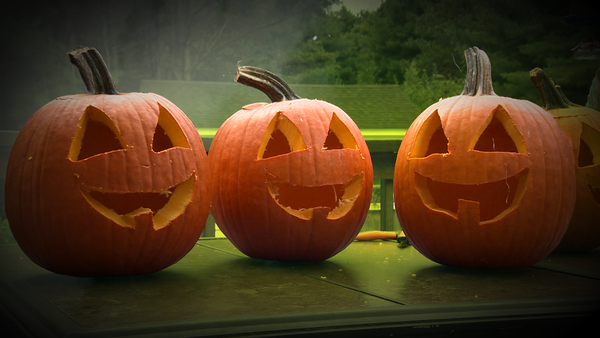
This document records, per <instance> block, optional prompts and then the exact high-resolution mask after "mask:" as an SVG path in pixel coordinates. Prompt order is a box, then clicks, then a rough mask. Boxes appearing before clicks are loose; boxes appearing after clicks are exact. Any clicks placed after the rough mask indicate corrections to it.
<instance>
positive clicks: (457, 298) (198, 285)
mask: <svg viewBox="0 0 600 338" xmlns="http://www.w3.org/2000/svg"><path fill="white" fill-rule="evenodd" d="M0 259H1V263H0V264H1V265H0V283H1V285H0V286H1V291H0V296H1V297H0V301H1V303H2V306H3V309H2V310H3V311H4V315H5V317H10V318H11V320H12V321H13V322H17V323H18V325H21V326H23V327H25V328H26V330H27V331H28V332H29V333H32V334H34V335H37V334H46V335H47V334H54V335H55V336H66V335H68V334H71V335H73V336H81V337H88V336H89V337H92V336H119V335H122V336H136V335H137V336H144V335H150V334H152V335H155V336H161V335H162V334H165V335H166V336H174V337H176V336H202V335H217V334H223V335H225V336H227V335H229V336H231V335H236V334H255V335H258V336H264V335H266V334H267V333H268V332H271V331H270V330H277V332H278V333H279V334H282V335H283V334H299V332H303V333H310V332H312V333H315V332H317V331H319V330H321V331H323V330H325V328H326V327H328V328H330V330H333V331H336V330H337V332H340V330H342V331H343V330H344V328H345V329H348V327H357V326H359V325H363V326H364V327H365V328H364V330H368V329H369V327H370V328H371V330H374V331H371V333H372V334H373V335H372V336H377V335H378V334H381V336H389V334H390V332H401V331H402V328H404V331H402V332H404V333H405V334H407V333H408V334H411V333H412V334H416V333H414V330H416V329H415V328H416V327H419V326H421V327H423V328H426V327H429V329H431V330H430V331H431V333H440V332H442V333H444V332H450V331H453V332H456V330H457V329H456V328H462V329H465V328H467V329H465V330H466V331H469V329H468V328H473V327H475V326H476V325H474V324H475V323H476V322H482V319H481V318H484V319H485V318H487V322H489V321H494V322H498V320H499V319H498V318H504V319H502V320H505V322H506V323H505V324H503V325H504V326H507V325H509V322H510V323H512V324H510V325H513V326H515V323H517V322H521V324H522V322H524V321H525V320H542V321H541V322H539V324H540V325H541V324H542V323H547V322H556V323H557V325H558V323H563V324H569V325H579V324H577V323H580V322H581V320H582V318H583V319H586V318H587V317H588V316H589V315H590V314H593V313H594V311H595V309H597V308H598V307H600V250H598V249H597V250H595V251H592V252H590V253H585V254H552V255H550V256H548V257H547V258H546V259H545V260H543V261H542V262H540V263H538V264H536V265H534V266H532V267H529V268H525V269H519V270H502V271H482V270H468V269H456V268H451V267H446V266H443V265H440V264H437V263H434V262H432V261H430V260H428V259H427V258H425V257H424V256H422V255H421V254H420V253H418V252H417V251H416V250H415V249H414V248H413V247H410V246H409V247H406V248H400V247H399V246H398V243H396V242H393V241H384V242H381V241H379V242H377V241H374V242H354V243H352V244H351V245H350V246H349V247H348V248H346V249H345V250H344V251H342V252H341V253H339V254H338V255H336V256H334V257H332V258H330V259H328V260H326V261H324V262H319V263H278V262H270V261H262V260H255V259H251V258H248V257H246V256H245V255H243V254H242V253H240V252H239V251H238V250H237V249H236V248H235V247H234V246H233V245H232V244H231V243H230V242H229V241H228V240H226V239H211V240H208V239H207V240H200V241H198V244H197V245H196V246H195V247H194V249H193V250H192V251H191V252H190V253H189V254H188V255H187V256H185V257H184V258H183V259H182V260H181V261H180V262H178V263H177V264H175V265H173V266H171V267H169V268H167V269H165V270H163V271H160V272H157V273H154V274H151V275H146V276H135V277H120V278H77V277H70V276H63V275H58V274H54V273H51V272H48V271H46V270H44V269H42V268H39V267H38V266H36V265H35V264H34V263H32V262H31V261H30V260H29V259H28V258H27V257H26V256H25V255H24V254H23V252H22V251H21V250H20V249H19V247H18V246H16V245H5V246H0ZM7 313H8V314H7ZM477 314H481V316H482V317H481V318H479V319H477V318H475V317H477V316H478V315H477ZM416 315H419V316H420V317H415V316H416ZM509 317H510V318H512V319H510V320H508V319H506V318H509ZM519 318H520V319H522V321H519ZM552 318H554V319H552ZM320 320H322V321H323V322H322V323H319V321H320ZM483 322H486V320H483ZM310 323H315V324H314V325H313V324H310ZM436 323H437V324H436ZM439 323H453V324H452V325H455V326H456V325H458V326H457V327H455V328H454V329H451V326H448V325H450V324H448V325H446V324H444V325H446V326H444V325H441V326H440V324H439ZM18 325H17V326H18ZM311 325H312V326H311ZM315 325H316V326H315ZM386 325H387V326H386ZM411 325H412V326H411ZM436 325H437V327H436ZM469 325H471V326H469ZM498 325H499V326H498V327H497V328H501V326H502V325H500V324H498ZM536 325H537V324H535V325H533V324H532V325H531V327H529V328H528V329H529V330H536V329H539V327H537V326H536ZM545 325H546V324H545ZM317 326H318V327H321V329H319V330H317V329H315V327H317ZM394 326H395V328H394ZM517 326H518V325H517ZM521 326H523V325H521ZM386 327H387V328H388V330H387V331H386V330H385V328H386ZM488 327H489V326H488ZM525 327H527V325H525ZM561 327H563V328H564V327H565V326H564V325H561ZM409 328H412V329H411V330H412V331H411V330H409ZM432 328H435V330H433V329H432ZM476 329H477V328H476ZM526 329H527V328H526ZM364 330H363V331H361V332H366V331H364ZM378 330H379V331H378ZM390 330H395V331H390ZM407 330H408V331H407ZM548 330H549V331H552V330H550V329H548ZM565 330H566V329H565ZM321 331H319V332H321ZM333 331H332V332H333ZM425 331H427V330H425ZM175 332H177V334H175ZM352 332H353V333H356V334H358V333H357V332H358V331H356V332H354V331H352ZM423 332H424V331H423V330H421V331H419V334H421V333H423ZM505 332H506V331H505ZM536 332H537V331H536ZM569 332H572V330H571V331H569ZM271 333H273V332H271ZM317 333H318V332H317ZM376 333H377V334H376ZM425 333H427V332H425ZM330 334H331V332H330ZM343 336H348V335H343ZM455 336H456V335H455ZM488 336H489V335H488Z"/></svg>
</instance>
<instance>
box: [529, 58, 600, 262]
mask: <svg viewBox="0 0 600 338" xmlns="http://www.w3.org/2000/svg"><path fill="white" fill-rule="evenodd" d="M530 77H531V80H532V81H533V83H534V85H535V86H536V88H537V89H538V90H539V91H540V94H541V96H542V101H543V103H544V104H543V108H544V109H545V110H547V111H548V112H549V113H550V114H552V116H554V119H555V120H556V122H557V123H558V126H559V127H560V129H562V130H563V131H564V132H565V133H566V134H567V136H568V137H569V139H570V140H571V142H572V143H573V154H574V156H575V159H576V161H575V172H576V181H577V200H576V203H575V210H574V211H573V216H572V217H571V222H570V223H569V228H568V230H567V232H566V233H565V236H564V237H563V239H562V240H561V241H560V243H559V245H558V247H556V251H562V252H578V251H589V250H593V249H594V248H597V247H598V246H600V221H599V220H600V112H598V111H597V110H594V109H591V108H587V107H584V106H580V105H576V104H574V103H572V102H571V101H569V100H568V99H567V98H566V97H565V96H564V94H563V93H562V91H561V90H560V87H559V86H557V85H555V84H554V83H553V82H552V80H551V79H549V78H548V77H547V76H546V75H545V74H544V72H543V70H542V69H540V68H535V69H533V70H532V71H531V72H530Z"/></svg>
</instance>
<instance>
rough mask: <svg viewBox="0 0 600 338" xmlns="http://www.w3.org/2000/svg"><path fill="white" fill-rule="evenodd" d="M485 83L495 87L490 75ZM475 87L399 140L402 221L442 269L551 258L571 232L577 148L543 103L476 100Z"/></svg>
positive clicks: (397, 184) (427, 114)
mask: <svg viewBox="0 0 600 338" xmlns="http://www.w3.org/2000/svg"><path fill="white" fill-rule="evenodd" d="M466 53H467V52H466ZM482 57H484V58H486V59H487V56H485V55H484V56H482ZM488 62H489V61H488ZM483 66H485V63H484V65H483ZM473 67H474V66H473ZM470 68H471V67H470ZM489 73H490V72H486V74H488V75H489ZM476 78H477V76H476ZM478 79H479V80H478V81H489V82H490V84H488V86H485V87H486V88H490V89H491V78H489V77H487V78H486V77H479V78H478ZM469 85H471V87H470V89H471V90H469V91H467V90H465V92H464V93H463V95H459V96H455V97H451V98H447V99H444V100H442V101H440V102H438V103H435V104H433V105H431V106H430V107H429V108H427V109H426V110H425V111H424V112H423V113H422V114H421V115H420V116H419V117H418V118H417V119H416V120H415V121H414V122H413V124H412V125H411V127H410V128H409V130H408V131H407V133H406V135H405V137H404V139H403V141H402V144H401V146H400V149H399V151H398V156H397V160H396V168H395V174H394V199H395V203H396V212H397V214H398V218H399V220H400V225H401V226H402V230H403V231H404V233H405V234H406V236H407V238H408V239H409V241H410V242H411V244H412V245H413V246H414V247H415V248H416V249H417V250H419V251H420V252H421V253H422V254H423V255H425V256H426V257H428V258H429V259H431V260H433V261H436V262H438V263H441V264H445V265H449V266H455V267H466V268H483V269H504V268H521V267H526V266H529V265H531V264H534V263H536V262H538V261H540V260H541V259H543V258H544V257H545V256H547V255H548V254H549V253H550V252H551V251H552V250H553V249H554V248H555V247H556V246H557V245H558V243H559V241H560V240H561V238H562V237H563V235H564V233H565V231H566V229H567V224H568V221H569V219H570V217H571V214H572V212H573V207H574V197H575V186H574V179H575V173H574V168H573V156H572V147H571V144H570V142H569V140H568V139H567V138H566V137H565V135H564V134H563V132H562V131H561V130H560V129H559V128H558V125H557V124H556V122H555V121H554V120H553V118H552V116H551V115H550V114H549V113H547V112H545V111H544V110H543V109H542V108H541V107H539V106H537V105H535V104H533V103H531V102H529V101H524V100H516V99H512V98H506V97H500V96H497V95H495V94H494V93H493V90H488V93H484V94H481V93H479V94H477V93H478V91H477V90H472V89H473V87H472V86H473V85H477V84H476V83H473V82H469ZM436 115H437V116H436ZM438 116H439V117H438ZM431 143H437V144H436V145H432V144H431Z"/></svg>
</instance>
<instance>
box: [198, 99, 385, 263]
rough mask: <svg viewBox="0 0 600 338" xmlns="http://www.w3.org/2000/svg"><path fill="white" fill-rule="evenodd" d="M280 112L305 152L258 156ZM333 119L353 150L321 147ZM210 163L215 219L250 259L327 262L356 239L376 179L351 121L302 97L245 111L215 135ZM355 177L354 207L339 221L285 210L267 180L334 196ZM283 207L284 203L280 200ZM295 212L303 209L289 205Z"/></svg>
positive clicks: (324, 211) (322, 212)
mask: <svg viewBox="0 0 600 338" xmlns="http://www.w3.org/2000/svg"><path fill="white" fill-rule="evenodd" d="M277 114H283V115H284V116H285V117H286V118H287V119H289V121H291V123H292V124H293V125H294V126H295V127H296V128H297V130H296V131H294V133H300V135H299V136H300V137H301V138H302V139H303V141H304V144H305V145H306V149H301V150H294V151H291V152H289V153H283V154H279V155H276V156H272V157H268V158H263V159H260V158H259V149H260V148H261V143H262V142H263V140H264V139H265V134H267V129H268V126H269V124H270V123H271V121H273V119H274V118H275V117H276V116H277ZM334 116H335V117H337V118H338V119H339V120H340V121H341V122H342V123H343V125H345V126H346V127H347V129H348V130H347V132H349V133H350V134H348V135H346V136H347V137H350V135H351V137H352V138H353V139H354V140H355V142H356V143H355V148H343V149H323V145H324V144H325V141H326V139H327V138H328V130H329V127H330V124H331V121H332V119H334ZM289 133H291V132H289ZM267 136H268V134H267ZM284 141H285V140H284ZM267 147H268V146H267ZM209 163H210V172H211V189H210V191H211V194H212V202H211V203H212V209H211V211H212V215H213V216H214V218H215V220H216V222H217V224H218V225H219V228H220V229H221V230H222V231H223V233H224V234H225V235H226V236H227V238H228V239H229V240H231V242H232V243H233V244H234V245H235V246H236V247H237V248H238V249H239V250H240V251H242V252H243V253H245V254H246V255H248V256H250V257H253V258H261V259H270V260H279V261H320V260H324V259H327V258H329V257H331V256H333V255H335V254H336V253H338V252H340V251H341V250H343V249H344V248H345V247H346V246H348V245H349V244H350V243H351V242H352V240H353V239H354V237H355V236H356V234H357V233H358V232H359V231H360V228H361V227H362V224H363V223H364V220H365V218H366V216H367V212H368V209H369V205H370V202H371V193H372V182H373V169H372V166H371V159H370V155H369V151H368V149H367V146H366V143H365V141H364V139H363V138H362V135H361V134H360V131H359V129H358V127H357V126H356V125H355V124H354V122H353V121H352V120H351V119H350V117H348V116H347V115H346V113H344V112H343V111H342V110H341V109H339V108H338V107H336V106H334V105H331V104H329V103H327V102H323V101H318V100H306V99H298V100H292V101H283V102H275V103H270V104H264V105H260V104H255V105H251V106H248V107H246V108H245V109H243V110H240V111H239V112H237V113H236V114H234V115H233V116H232V117H231V118H229V119H228V120H227V121H226V122H225V123H224V124H223V125H222V126H221V128H220V129H219V131H218V132H217V134H216V135H215V138H214V140H213V142H212V144H211V148H210V153H209ZM357 176H358V177H360V180H361V181H360V186H359V188H358V189H359V191H357V192H356V194H355V196H353V201H352V203H353V204H352V207H351V208H350V209H349V210H347V211H345V213H344V212H342V214H343V216H342V217H340V218H337V219H331V218H332V217H333V216H331V214H330V211H331V208H319V207H317V208H314V209H312V210H313V211H312V215H311V216H306V213H309V212H305V214H302V213H303V212H304V211H305V210H304V211H297V210H288V211H286V210H285V206H282V205H280V204H278V202H277V201H276V199H274V198H273V195H272V193H271V191H270V190H269V189H270V186H271V187H272V186H273V185H270V184H271V183H270V182H276V183H278V184H282V185H283V184H285V185H287V187H288V188H289V191H290V192H291V193H293V192H296V194H297V195H303V194H305V192H306V194H308V197H307V198H310V194H311V193H314V192H315V191H316V190H311V189H316V188H317V187H319V188H321V189H323V187H325V189H326V187H330V188H331V190H332V191H333V190H334V186H335V185H340V186H341V185H347V184H348V183H349V182H352V180H353V179H354V178H356V177H357ZM291 186H293V187H291ZM296 189H297V190H296ZM346 189H349V188H348V187H346ZM311 191H312V192H311ZM282 193H283V192H282ZM348 194H350V193H348ZM297 197H300V196H297ZM317 197H318V196H315V198H317ZM338 197H339V196H338ZM288 198H292V199H294V198H295V197H290V196H288ZM281 203H285V202H284V201H283V198H281ZM298 203H301V202H298ZM347 203H350V202H349V201H348V202H347ZM295 208H297V209H301V207H299V206H297V207H296V206H292V207H290V209H295ZM309 208H310V206H307V208H306V209H309ZM328 214H329V216H328ZM338 216H339V215H338ZM328 217H329V219H328ZM306 218H309V219H306Z"/></svg>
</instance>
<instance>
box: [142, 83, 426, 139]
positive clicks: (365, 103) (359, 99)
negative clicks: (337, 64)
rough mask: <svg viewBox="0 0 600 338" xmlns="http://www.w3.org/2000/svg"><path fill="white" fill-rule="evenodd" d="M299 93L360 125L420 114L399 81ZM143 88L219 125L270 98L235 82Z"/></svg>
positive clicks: (398, 124)
mask: <svg viewBox="0 0 600 338" xmlns="http://www.w3.org/2000/svg"><path fill="white" fill-rule="evenodd" d="M291 87H292V89H294V91H295V92H296V94H298V95H299V96H300V97H303V98H308V99H319V100H323V101H327V102H329V103H332V104H334V105H336V106H338V107H340V108H341V109H342V110H344V111H345V112H346V113H347V114H348V115H350V117H352V119H353V120H354V122H355V123H356V124H357V125H358V127H359V128H361V129H408V127H409V126H410V124H411V123H412V121H413V120H414V119H415V118H416V117H417V116H418V115H419V114H420V113H421V111H420V110H419V108H417V106H415V105H414V104H413V103H412V102H411V101H410V99H408V97H407V96H406V95H405V94H404V93H403V92H402V90H401V89H400V88H399V87H398V86H397V85H369V86H360V85H292V86H291ZM140 92H144V93H147V92H152V93H156V94H159V95H162V96H164V97H166V98H167V99H168V100H170V101H171V102H173V103H175V104H176V105H177V106H178V107H179V108H180V109H181V110H183V112H185V114H186V115H187V116H188V117H189V118H190V120H192V122H193V123H194V125H195V126H196V128H218V127H219V126H221V124H222V123H223V122H224V121H225V120H226V119H227V118H228V117H229V116H231V115H233V114H234V113H235V112H237V111H238V110H240V109H241V108H242V107H243V106H244V105H247V104H250V103H254V102H270V100H269V98H268V97H267V96H266V95H265V94H263V93H262V92H260V91H259V90H257V89H254V88H250V87H247V86H244V85H242V84H239V83H235V82H233V81H232V82H204V81H167V80H142V81H141V84H140Z"/></svg>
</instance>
